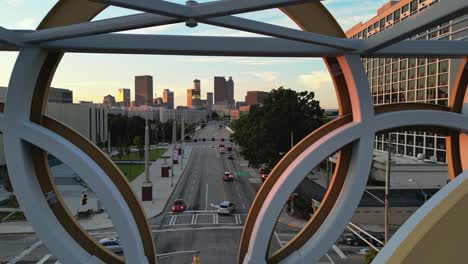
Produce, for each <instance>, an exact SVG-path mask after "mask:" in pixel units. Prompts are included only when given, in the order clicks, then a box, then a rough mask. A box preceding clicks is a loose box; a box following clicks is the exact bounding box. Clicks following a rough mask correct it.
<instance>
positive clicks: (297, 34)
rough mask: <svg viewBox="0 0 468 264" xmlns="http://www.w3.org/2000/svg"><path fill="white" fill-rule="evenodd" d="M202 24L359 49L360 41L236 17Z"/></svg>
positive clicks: (215, 19)
mask: <svg viewBox="0 0 468 264" xmlns="http://www.w3.org/2000/svg"><path fill="white" fill-rule="evenodd" d="M201 22H204V23H206V24H210V25H215V26H221V27H226V28H231V29H236V30H242V31H247V32H251V33H256V34H262V35H266V36H271V37H278V38H284V39H289V40H296V41H301V42H306V43H312V44H318V45H323V46H328V47H333V48H341V49H345V50H356V49H358V47H359V46H358V44H359V41H356V40H355V39H343V38H335V37H330V36H326V35H321V34H317V33H312V32H305V31H302V30H297V29H292V28H287V27H282V26H277V25H273V24H268V23H264V22H259V21H255V20H250V19H246V18H240V17H235V16H225V17H216V18H209V19H205V20H202V21H201Z"/></svg>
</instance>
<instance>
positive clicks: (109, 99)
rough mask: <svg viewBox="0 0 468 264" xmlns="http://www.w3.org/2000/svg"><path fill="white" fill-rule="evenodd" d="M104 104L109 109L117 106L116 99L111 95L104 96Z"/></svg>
mask: <svg viewBox="0 0 468 264" xmlns="http://www.w3.org/2000/svg"><path fill="white" fill-rule="evenodd" d="M102 104H103V105H104V106H108V107H111V106H115V97H114V96H112V95H110V94H108V95H106V96H104V99H103V100H102Z"/></svg>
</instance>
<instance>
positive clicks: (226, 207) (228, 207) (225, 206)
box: [218, 201, 235, 215]
mask: <svg viewBox="0 0 468 264" xmlns="http://www.w3.org/2000/svg"><path fill="white" fill-rule="evenodd" d="M234 210H235V206H234V204H233V203H232V202H229V201H224V202H222V203H221V204H220V205H218V214H220V215H230V214H232V213H233V212H234Z"/></svg>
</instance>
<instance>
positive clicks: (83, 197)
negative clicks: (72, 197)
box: [80, 193, 88, 205]
mask: <svg viewBox="0 0 468 264" xmlns="http://www.w3.org/2000/svg"><path fill="white" fill-rule="evenodd" d="M87 203H88V195H86V194H85V193H82V194H81V199H80V204H81V205H85V204H87Z"/></svg>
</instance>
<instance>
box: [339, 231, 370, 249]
mask: <svg viewBox="0 0 468 264" xmlns="http://www.w3.org/2000/svg"><path fill="white" fill-rule="evenodd" d="M343 243H344V244H346V245H350V246H367V243H366V242H364V241H363V240H362V239H361V238H360V237H358V236H356V235H355V234H347V235H344V238H343Z"/></svg>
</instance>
